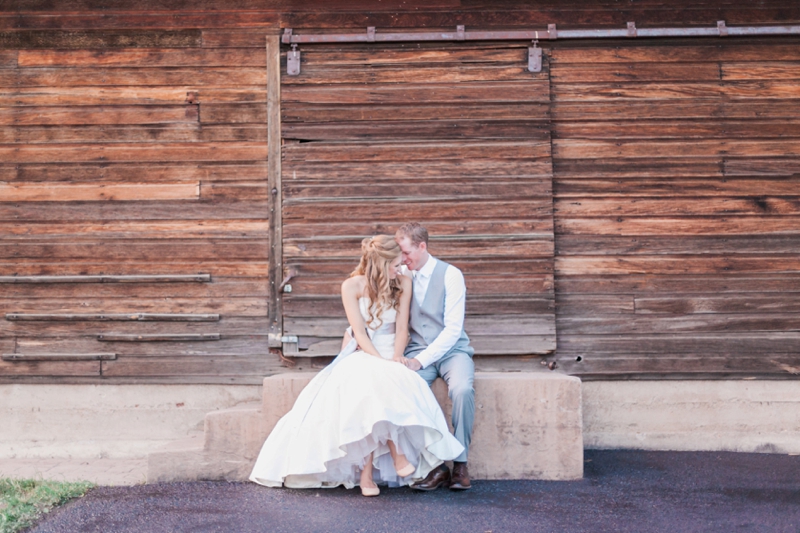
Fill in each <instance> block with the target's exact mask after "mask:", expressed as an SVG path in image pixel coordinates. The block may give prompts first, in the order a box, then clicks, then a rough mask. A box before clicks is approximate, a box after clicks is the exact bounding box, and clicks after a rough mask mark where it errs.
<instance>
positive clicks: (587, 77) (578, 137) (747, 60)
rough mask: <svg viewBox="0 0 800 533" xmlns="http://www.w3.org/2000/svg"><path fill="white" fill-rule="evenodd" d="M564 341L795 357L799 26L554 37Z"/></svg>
mask: <svg viewBox="0 0 800 533" xmlns="http://www.w3.org/2000/svg"><path fill="white" fill-rule="evenodd" d="M551 63H552V69H551V74H552V95H553V108H552V116H553V161H554V167H555V171H554V176H555V177H554V189H555V192H554V195H555V223H556V256H557V259H556V288H557V303H558V321H557V330H558V356H557V359H558V360H559V363H560V364H561V366H562V367H563V368H564V369H565V370H566V371H568V372H570V373H574V374H577V375H581V376H583V377H586V378H602V377H609V376H614V377H637V376H652V375H661V376H665V375H670V376H672V377H686V376H708V375H714V376H748V375H770V376H774V377H791V376H793V375H794V376H796V375H797V374H798V373H800V332H799V331H798V330H800V41H798V40H797V39H793V40H792V39H790V40H784V41H777V42H775V41H769V40H761V41H750V42H748V41H744V42H730V41H725V42H724V43H723V42H722V41H720V40H713V41H711V42H708V41H700V42H697V41H695V42H692V43H689V42H667V41H662V42H657V43H652V44H649V45H639V44H638V43H637V44H635V45H632V44H628V43H617V44H615V45H609V44H606V45H603V44H598V45H593V46H591V47H568V48H558V49H555V50H553V51H552V53H551Z"/></svg>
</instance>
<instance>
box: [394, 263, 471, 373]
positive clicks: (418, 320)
mask: <svg viewBox="0 0 800 533" xmlns="http://www.w3.org/2000/svg"><path fill="white" fill-rule="evenodd" d="M437 261H438V262H437V263H436V266H435V267H434V269H433V274H431V280H430V282H429V283H428V291H427V292H426V293H425V300H423V302H422V304H421V305H420V304H418V303H417V299H416V298H414V297H412V298H411V316H410V321H409V328H408V329H409V336H410V341H409V343H408V346H406V350H405V355H406V357H414V356H416V355H417V354H418V353H419V352H421V351H422V350H424V349H425V348H426V347H427V346H428V345H429V344H430V343H432V342H433V341H434V340H435V339H436V337H438V336H439V334H440V333H441V332H442V331H443V330H444V296H445V290H444V273H445V272H446V271H447V267H448V266H449V265H448V264H447V263H445V262H444V261H441V260H438V259H437ZM453 352H464V353H465V354H467V355H469V356H470V357H472V355H473V354H474V353H475V350H474V349H473V348H472V347H471V346H470V345H469V337H467V334H466V333H465V332H464V326H463V324H462V326H461V336H460V337H459V339H458V341H456V344H455V345H454V346H453V347H452V348H451V349H450V351H449V352H447V353H446V354H445V355H444V356H442V359H444V358H445V357H447V356H448V355H450V354H451V353H453ZM442 359H440V361H441V360H442Z"/></svg>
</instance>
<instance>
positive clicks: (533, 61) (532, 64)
mask: <svg viewBox="0 0 800 533" xmlns="http://www.w3.org/2000/svg"><path fill="white" fill-rule="evenodd" d="M538 43H539V32H538V31H537V32H536V39H534V40H533V44H532V45H531V46H530V47H528V72H541V71H542V49H541V48H539V47H538V46H537V44H538Z"/></svg>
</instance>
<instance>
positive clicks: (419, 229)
mask: <svg viewBox="0 0 800 533" xmlns="http://www.w3.org/2000/svg"><path fill="white" fill-rule="evenodd" d="M395 236H396V237H408V238H409V239H410V240H411V244H413V245H414V246H419V245H420V243H423V242H424V243H425V245H426V246H427V245H428V230H427V229H425V226H422V225H420V223H419V222H406V223H405V224H403V225H402V226H400V227H399V228H397V232H396V233H395Z"/></svg>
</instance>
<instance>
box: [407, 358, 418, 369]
mask: <svg viewBox="0 0 800 533" xmlns="http://www.w3.org/2000/svg"><path fill="white" fill-rule="evenodd" d="M406 366H407V367H408V368H410V369H411V370H413V371H414V372H416V371H417V370H420V369H421V368H422V363H420V362H419V360H418V359H409V360H408V362H407V363H406Z"/></svg>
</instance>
